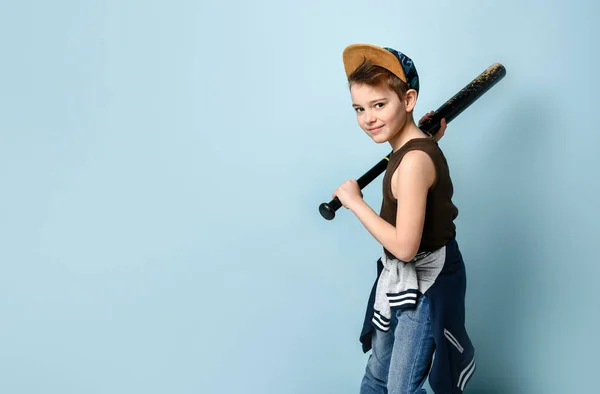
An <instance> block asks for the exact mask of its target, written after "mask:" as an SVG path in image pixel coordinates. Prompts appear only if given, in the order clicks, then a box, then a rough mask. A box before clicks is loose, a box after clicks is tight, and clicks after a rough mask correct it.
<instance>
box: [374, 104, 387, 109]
mask: <svg viewBox="0 0 600 394" xmlns="http://www.w3.org/2000/svg"><path fill="white" fill-rule="evenodd" d="M384 105H385V104H384V103H377V104H375V108H382V107H383V106H384Z"/></svg>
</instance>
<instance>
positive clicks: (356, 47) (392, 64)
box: [342, 44, 406, 82]
mask: <svg viewBox="0 0 600 394" xmlns="http://www.w3.org/2000/svg"><path fill="white" fill-rule="evenodd" d="M342 59H343V62H344V69H345V71H346V77H349V76H350V74H352V73H353V72H354V70H356V69H357V68H358V66H360V64H361V63H362V62H363V61H364V60H365V59H368V60H370V61H371V62H373V64H375V65H376V66H380V67H383V68H385V69H387V70H389V71H390V72H392V73H393V74H394V75H396V76H397V77H398V78H400V79H401V80H402V81H404V82H406V75H405V74H404V70H403V69H402V67H401V66H400V62H399V60H398V59H397V58H396V56H394V55H393V54H392V53H391V52H388V51H386V50H385V49H383V48H381V47H378V46H375V45H370V44H352V45H349V46H347V47H346V48H345V49H344V52H343V53H342Z"/></svg>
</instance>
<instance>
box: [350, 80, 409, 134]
mask: <svg viewBox="0 0 600 394" xmlns="http://www.w3.org/2000/svg"><path fill="white" fill-rule="evenodd" d="M350 95H351V97H352V106H353V107H354V109H355V111H356V116H357V120H358V124H359V125H360V127H361V128H362V129H363V130H364V131H365V133H367V135H368V136H370V137H371V138H372V139H373V141H375V142H377V143H383V142H387V141H389V140H390V139H391V138H392V137H394V136H395V135H396V134H397V133H398V132H399V131H400V130H401V129H402V127H403V126H404V124H405V123H406V119H407V113H406V109H407V108H406V106H405V104H404V103H403V102H402V101H401V100H400V98H399V97H398V95H397V94H396V92H394V91H393V90H391V89H389V88H387V87H386V86H369V85H367V84H364V83H361V84H352V86H351V88H350Z"/></svg>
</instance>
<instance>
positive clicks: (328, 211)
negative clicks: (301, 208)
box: [319, 202, 335, 220]
mask: <svg viewBox="0 0 600 394" xmlns="http://www.w3.org/2000/svg"><path fill="white" fill-rule="evenodd" d="M319 212H320V213H321V216H323V217H324V218H325V219H327V220H332V219H333V218H334V217H335V210H333V209H332V208H331V207H330V206H329V204H327V203H326V202H324V203H323V204H321V205H319Z"/></svg>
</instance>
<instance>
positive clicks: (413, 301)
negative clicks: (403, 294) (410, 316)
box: [390, 300, 417, 306]
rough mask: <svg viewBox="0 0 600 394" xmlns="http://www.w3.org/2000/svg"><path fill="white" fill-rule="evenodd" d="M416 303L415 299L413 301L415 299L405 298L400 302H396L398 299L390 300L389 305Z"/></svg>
mask: <svg viewBox="0 0 600 394" xmlns="http://www.w3.org/2000/svg"><path fill="white" fill-rule="evenodd" d="M416 303H417V301H415V300H406V301H401V302H398V301H395V302H391V301H390V306H399V305H404V304H416Z"/></svg>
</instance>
